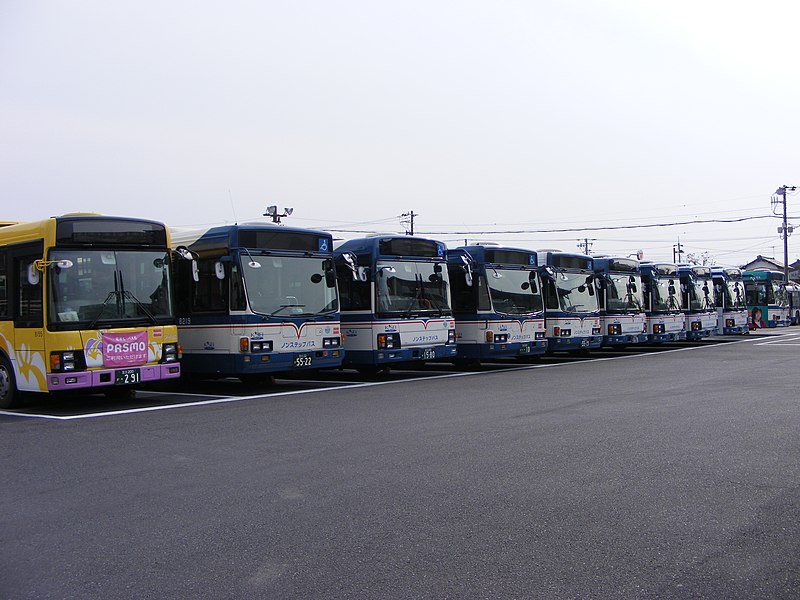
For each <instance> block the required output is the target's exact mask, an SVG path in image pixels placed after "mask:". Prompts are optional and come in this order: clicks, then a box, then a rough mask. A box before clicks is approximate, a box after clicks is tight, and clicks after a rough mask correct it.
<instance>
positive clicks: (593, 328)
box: [592, 327, 600, 335]
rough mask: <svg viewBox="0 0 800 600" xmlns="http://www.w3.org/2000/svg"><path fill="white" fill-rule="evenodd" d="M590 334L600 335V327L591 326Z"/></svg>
mask: <svg viewBox="0 0 800 600" xmlns="http://www.w3.org/2000/svg"><path fill="white" fill-rule="evenodd" d="M592 335H600V328H599V327H592Z"/></svg>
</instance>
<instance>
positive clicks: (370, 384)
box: [0, 336, 783, 421]
mask: <svg viewBox="0 0 800 600" xmlns="http://www.w3.org/2000/svg"><path fill="white" fill-rule="evenodd" d="M781 337H783V336H781ZM754 341H755V340H754V339H752V338H749V339H742V340H736V341H731V342H726V343H725V344H724V346H728V345H730V344H741V343H746V342H751V343H752V342H754ZM767 343H770V342H759V343H757V344H756V345H763V344H767ZM716 347H718V345H716V344H709V345H708V346H691V347H688V348H673V349H671V350H661V351H658V352H648V353H642V354H628V355H625V356H607V357H597V358H587V359H584V360H580V361H566V362H559V363H547V364H534V365H520V366H517V367H509V368H508V369H502V370H500V369H498V370H493V371H467V372H459V373H446V374H443V375H432V376H428V377H413V378H409V379H397V380H392V381H369V382H359V383H355V384H347V385H337V386H335V387H322V388H313V389H310V390H293V391H289V392H276V393H274V394H269V393H266V394H257V395H254V396H231V397H226V396H218V397H216V398H212V399H210V400H199V401H197V402H183V403H180V404H167V405H164V406H144V407H141V408H129V409H122V410H113V411H106V412H97V413H87V414H80V415H66V416H62V415H48V414H34V413H19V412H12V411H0V415H2V416H9V417H23V418H30V419H45V420H54V421H79V420H82V419H98V418H101V417H115V416H119V415H131V414H136V413H145V412H158V411H162V410H173V409H177V408H189V407H197V406H209V405H213V404H228V403H232V402H243V401H246V400H256V399H264V398H279V397H284V396H298V395H302V394H316V393H320V392H330V391H336V390H349V389H357V388H367V387H377V386H381V385H397V384H402V383H411V382H415V381H431V380H435V379H449V378H452V377H474V376H483V375H497V374H500V373H504V372H507V371H524V370H530V369H548V368H556V367H566V366H570V365H585V364H588V363H593V362H601V361H611V360H631V359H636V358H647V357H649V356H661V355H664V354H671V353H674V352H688V351H692V350H704V349H706V348H716ZM149 393H153V394H157V393H158V392H149ZM183 395H186V396H200V397H207V396H208V394H183Z"/></svg>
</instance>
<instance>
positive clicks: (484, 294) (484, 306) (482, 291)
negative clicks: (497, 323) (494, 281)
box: [474, 273, 492, 310]
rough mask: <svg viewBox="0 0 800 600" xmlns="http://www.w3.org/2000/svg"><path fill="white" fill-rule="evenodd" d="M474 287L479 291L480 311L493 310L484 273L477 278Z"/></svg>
mask: <svg viewBox="0 0 800 600" xmlns="http://www.w3.org/2000/svg"><path fill="white" fill-rule="evenodd" d="M474 285H475V287H476V288H477V289H478V310H491V308H492V302H491V300H490V299H489V287H488V286H487V285H486V277H485V276H484V275H483V274H482V273H481V274H480V275H478V276H477V277H475V283H474Z"/></svg>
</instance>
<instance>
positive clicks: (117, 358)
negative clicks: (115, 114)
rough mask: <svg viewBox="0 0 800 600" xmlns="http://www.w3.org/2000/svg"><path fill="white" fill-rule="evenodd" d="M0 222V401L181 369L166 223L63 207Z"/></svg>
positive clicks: (124, 390) (125, 388)
mask: <svg viewBox="0 0 800 600" xmlns="http://www.w3.org/2000/svg"><path fill="white" fill-rule="evenodd" d="M2 225H3V226H0V408H11V407H13V406H15V405H17V404H18V403H19V400H20V394H19V392H43V393H48V392H61V391H68V390H84V391H86V392H100V391H103V392H105V393H106V394H107V395H108V396H112V397H114V396H118V397H122V396H128V395H130V394H131V393H132V390H133V389H135V387H136V386H138V385H139V384H141V383H146V382H154V381H158V380H163V379H169V378H176V377H179V376H180V364H179V349H178V333H177V327H176V321H175V315H174V312H173V297H172V295H173V294H172V279H171V276H170V273H171V269H170V248H169V234H168V231H167V228H166V227H165V226H164V225H163V224H162V223H158V222H156V221H150V220H144V219H132V218H127V217H109V216H102V215H96V214H78V213H76V214H67V215H63V216H60V217H53V218H50V219H45V220H42V221H36V222H30V223H17V224H6V223H3V224H2Z"/></svg>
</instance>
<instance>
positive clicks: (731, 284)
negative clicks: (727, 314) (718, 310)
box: [714, 280, 745, 310]
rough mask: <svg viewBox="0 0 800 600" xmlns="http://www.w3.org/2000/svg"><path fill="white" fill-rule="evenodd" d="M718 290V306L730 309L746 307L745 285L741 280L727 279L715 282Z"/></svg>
mask: <svg viewBox="0 0 800 600" xmlns="http://www.w3.org/2000/svg"><path fill="white" fill-rule="evenodd" d="M714 287H715V289H716V290H717V292H718V294H719V295H718V297H717V306H720V307H724V308H728V309H734V310H736V309H744V308H745V303H744V286H743V285H742V282H741V281H730V280H726V281H724V282H722V283H720V282H717V283H715V286H714ZM720 295H721V297H720Z"/></svg>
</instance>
